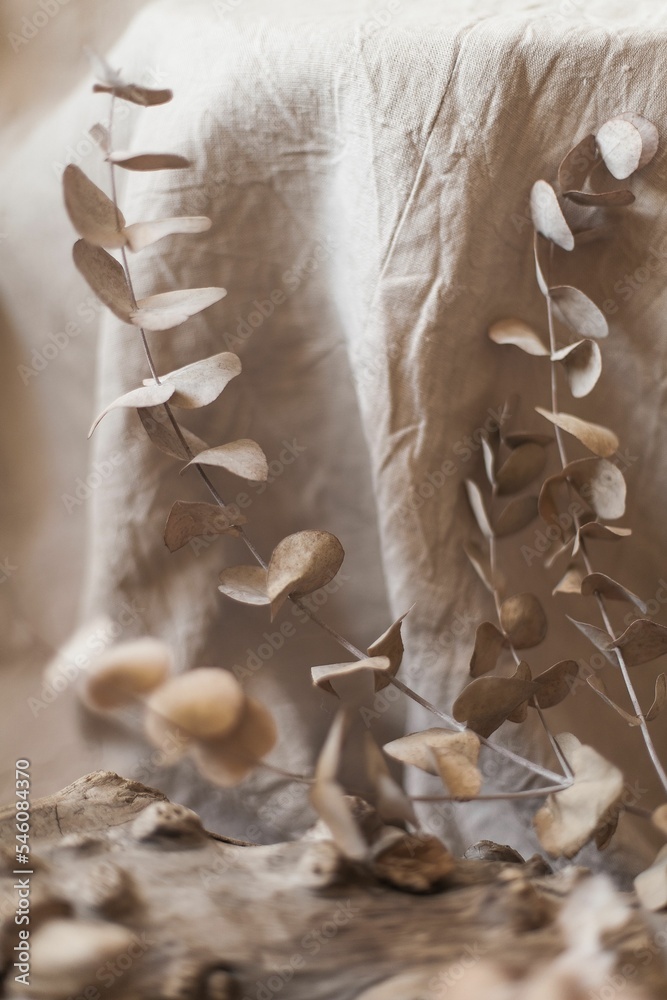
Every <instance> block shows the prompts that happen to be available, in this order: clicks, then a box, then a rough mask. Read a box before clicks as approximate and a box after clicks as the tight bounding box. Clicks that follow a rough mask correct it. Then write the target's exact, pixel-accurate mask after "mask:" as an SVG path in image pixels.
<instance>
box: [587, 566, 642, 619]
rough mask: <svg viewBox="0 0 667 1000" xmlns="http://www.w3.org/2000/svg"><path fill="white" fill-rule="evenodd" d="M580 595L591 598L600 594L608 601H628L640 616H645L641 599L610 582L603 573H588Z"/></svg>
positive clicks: (620, 585)
mask: <svg viewBox="0 0 667 1000" xmlns="http://www.w3.org/2000/svg"><path fill="white" fill-rule="evenodd" d="M581 593H582V594H583V595H584V597H592V596H594V595H595V594H596V593H599V594H602V596H603V597H607V598H609V600H610V601H628V602H629V603H630V604H634V605H635V607H637V608H639V610H640V611H641V612H642V614H644V615H645V614H646V604H645V603H644V601H642V599H641V597H637V595H636V594H633V593H632V591H631V590H628V589H627V587H624V586H623V585H622V584H620V583H617V581H616V580H612V578H611V577H610V576H606V574H605V573H589V574H588V576H587V577H586V578H585V579H584V580H582V583H581Z"/></svg>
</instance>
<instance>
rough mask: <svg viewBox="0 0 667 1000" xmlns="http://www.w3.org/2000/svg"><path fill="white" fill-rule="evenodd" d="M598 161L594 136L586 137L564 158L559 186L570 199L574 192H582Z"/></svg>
mask: <svg viewBox="0 0 667 1000" xmlns="http://www.w3.org/2000/svg"><path fill="white" fill-rule="evenodd" d="M596 160H597V146H596V144H595V136H594V135H592V134H591V135H586V136H584V138H583V139H580V141H579V142H578V143H577V144H576V146H574V147H573V148H572V149H571V150H570V152H569V153H567V155H566V156H565V157H564V158H563V160H562V162H561V164H560V166H559V168H558V184H559V185H560V189H561V191H562V192H563V193H564V194H565V195H566V197H568V196H569V195H570V193H571V192H572V191H580V190H581V188H582V187H583V186H584V183H585V181H586V178H587V177H588V175H589V173H590V172H591V170H592V168H593V166H594V165H595V162H596Z"/></svg>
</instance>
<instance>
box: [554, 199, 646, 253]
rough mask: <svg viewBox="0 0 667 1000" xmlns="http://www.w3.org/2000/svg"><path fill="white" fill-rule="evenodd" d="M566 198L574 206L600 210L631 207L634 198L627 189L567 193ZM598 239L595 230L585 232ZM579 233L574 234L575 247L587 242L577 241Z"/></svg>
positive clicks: (597, 233) (598, 234)
mask: <svg viewBox="0 0 667 1000" xmlns="http://www.w3.org/2000/svg"><path fill="white" fill-rule="evenodd" d="M566 197H567V198H569V199H570V200H571V201H573V202H574V203H575V204H576V205H590V206H592V207H595V206H600V207H601V208H623V206H625V205H632V203H633V201H634V200H635V196H634V195H633V193H632V191H630V190H629V188H614V189H613V190H610V191H568V192H567V194H566ZM588 232H591V233H594V234H595V237H596V238H598V237H599V236H600V235H601V234H600V233H599V232H598V231H597V230H592V231H591V230H587V233H588ZM579 235H580V234H579V233H576V234H575V241H576V243H577V246H579V245H580V244H581V243H584V242H589V241H590V240H588V239H578V237H579Z"/></svg>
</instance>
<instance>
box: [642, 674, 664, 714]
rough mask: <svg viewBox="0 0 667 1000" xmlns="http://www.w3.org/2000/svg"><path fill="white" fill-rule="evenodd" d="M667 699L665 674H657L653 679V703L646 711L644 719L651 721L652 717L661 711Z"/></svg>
mask: <svg viewBox="0 0 667 1000" xmlns="http://www.w3.org/2000/svg"><path fill="white" fill-rule="evenodd" d="M666 700H667V675H665V674H658V676H657V677H656V679H655V695H654V697H653V704H652V705H651V707H650V708H649V710H648V712H647V713H646V721H647V722H653V720H654V719H657V717H658V716H659V715H660V713H661V712H662V710H663V708H664V707H665V701H666Z"/></svg>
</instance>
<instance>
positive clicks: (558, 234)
mask: <svg viewBox="0 0 667 1000" xmlns="http://www.w3.org/2000/svg"><path fill="white" fill-rule="evenodd" d="M530 213H531V216H532V219H533V225H534V226H535V229H536V230H537V231H538V233H541V234H542V236H545V237H546V238H547V239H548V240H551V241H552V243H556V244H557V245H558V246H559V247H562V248H563V250H574V236H573V235H572V232H571V230H570V227H569V226H568V224H567V222H566V221H565V216H564V215H563V212H562V210H561V207H560V205H559V204H558V197H557V195H556V192H555V191H554V189H553V188H552V186H551V184H549V183H547V181H543V180H539V181H535V183H534V184H533V187H532V190H531V192H530Z"/></svg>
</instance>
